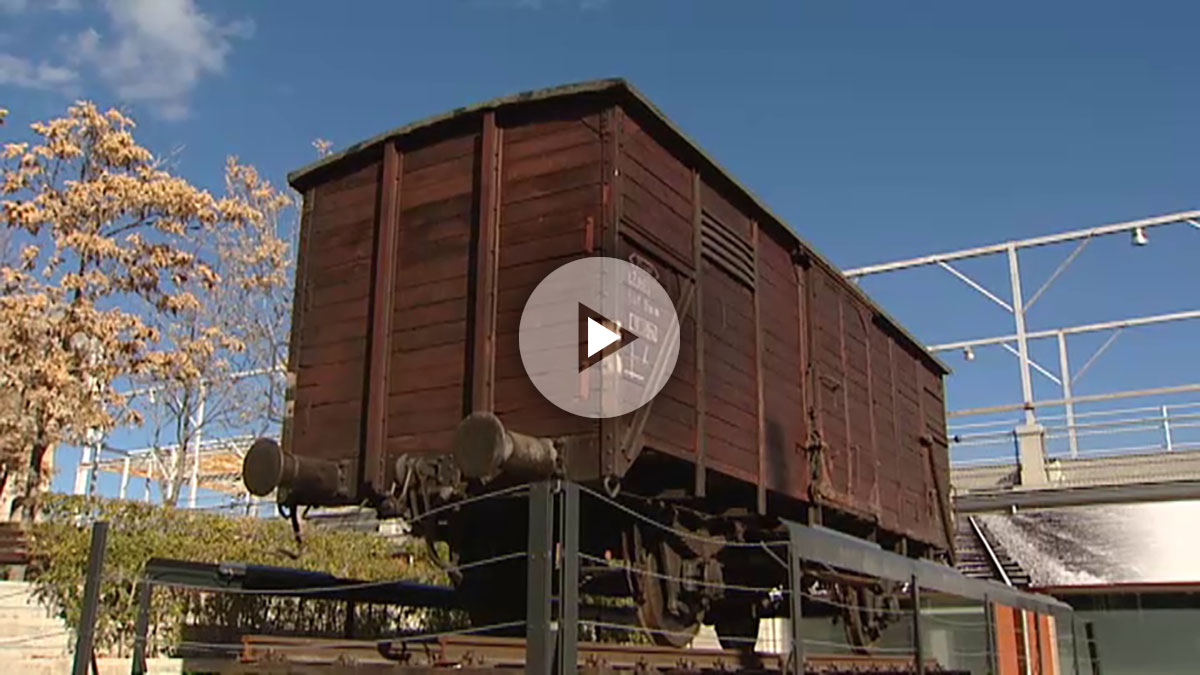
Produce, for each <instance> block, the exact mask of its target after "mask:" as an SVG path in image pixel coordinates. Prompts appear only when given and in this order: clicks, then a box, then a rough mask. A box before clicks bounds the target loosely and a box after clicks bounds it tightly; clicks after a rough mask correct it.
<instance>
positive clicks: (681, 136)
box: [288, 78, 950, 373]
mask: <svg viewBox="0 0 1200 675" xmlns="http://www.w3.org/2000/svg"><path fill="white" fill-rule="evenodd" d="M600 93H606V94H613V95H617V96H624V97H626V100H630V101H632V102H634V103H635V104H637V105H638V107H640V108H642V109H643V110H644V111H645V112H648V113H649V114H650V115H652V116H653V117H654V119H655V120H656V121H657V122H659V123H660V124H662V125H663V126H664V127H665V128H666V129H668V130H669V131H670V133H672V134H674V135H675V137H676V138H677V140H679V141H682V142H683V144H684V145H685V146H686V148H687V149H688V150H689V151H691V152H692V153H694V155H695V156H696V157H697V158H698V159H699V160H700V161H701V162H702V163H703V164H707V165H708V167H709V168H710V169H712V170H713V171H715V172H717V173H718V174H719V175H720V176H721V178H722V179H724V180H725V181H728V182H729V183H730V184H731V185H732V186H734V187H735V188H736V189H738V190H739V191H741V192H742V193H743V194H744V195H745V197H746V199H748V200H749V201H750V202H751V203H753V205H754V207H755V208H757V209H759V210H760V211H762V213H763V214H765V215H766V216H767V217H769V218H770V219H772V220H774V221H776V222H777V223H779V225H781V226H782V227H783V229H785V230H787V231H788V232H789V233H790V234H791V235H792V236H793V237H794V238H795V239H796V240H797V241H798V242H799V243H800V244H801V245H802V246H803V247H804V248H805V249H806V250H807V252H808V253H809V254H811V255H812V256H813V257H814V258H816V259H817V260H818V261H820V262H821V263H822V264H823V265H824V266H826V267H828V268H829V269H831V270H835V271H838V268H837V267H836V266H835V265H834V264H833V263H831V262H830V261H829V260H828V259H826V258H825V257H824V256H823V255H821V253H820V252H819V251H817V249H816V248H814V247H813V246H812V245H811V244H809V243H808V242H807V241H806V240H805V239H804V238H803V237H802V236H800V234H799V233H798V232H797V231H796V229H795V228H793V227H791V226H790V225H789V224H788V222H787V221H786V220H784V219H783V218H781V217H780V216H779V215H778V214H776V213H775V212H774V211H772V210H771V208H770V207H769V206H767V204H766V202H764V201H763V200H762V199H760V198H759V197H758V196H757V195H756V194H754V192H753V191H752V190H750V188H748V187H746V186H745V185H744V184H742V182H741V181H740V180H738V179H737V178H736V177H734V175H733V174H732V173H730V172H729V171H727V170H726V169H725V168H724V167H723V166H721V164H720V163H718V162H717V161H716V160H715V159H713V157H712V156H711V155H709V154H708V152H706V151H705V150H704V148H702V147H700V145H699V144H698V143H696V142H695V141H694V140H692V139H691V137H689V136H688V135H687V134H685V133H684V132H683V130H682V129H680V128H679V127H678V126H677V125H676V124H675V123H674V122H672V121H671V119H670V118H669V117H667V116H666V115H665V114H663V112H662V111H661V110H659V109H658V107H657V106H655V105H654V103H652V102H651V101H650V99H648V98H647V97H646V96H645V94H643V93H642V92H640V91H638V89H637V88H636V87H634V86H633V85H632V84H630V83H629V82H628V81H627V80H625V79H623V78H610V79H602V80H590V81H587V82H578V83H574V84H566V85H561V86H557V87H549V88H545V89H536V90H533V91H525V92H521V93H518V94H512V95H509V96H501V97H500V98H494V99H491V100H489V101H484V102H482V103H477V104H475V105H471V106H465V107H462V108H455V109H453V110H450V111H448V112H445V113H442V114H440V115H434V116H432V117H427V118H425V119H422V120H419V121H416V122H411V123H409V124H405V125H403V126H400V127H396V128H394V129H391V130H389V131H385V132H383V133H381V134H377V135H375V136H372V137H371V138H368V139H366V140H364V141H361V142H359V143H355V144H354V145H351V146H350V147H348V148H346V149H344V150H342V151H340V152H337V153H333V154H330V155H328V156H326V157H323V158H321V159H320V160H317V161H316V162H312V163H311V164H308V165H307V166H304V167H302V168H300V169H297V170H295V171H292V172H291V173H289V174H288V183H289V184H291V185H292V187H294V188H296V189H298V190H299V189H302V187H301V186H302V185H303V184H307V183H310V182H311V179H312V178H313V177H314V175H315V174H317V173H319V172H320V171H321V170H322V169H325V168H327V167H331V166H333V165H335V164H338V163H340V162H341V161H343V160H346V159H348V158H350V157H354V156H357V155H359V154H362V153H364V152H368V151H372V150H373V149H375V148H376V147H378V146H380V145H382V144H383V143H384V142H386V141H388V140H392V139H395V138H400V137H404V136H408V135H410V134H413V133H415V132H418V131H422V130H426V129H429V128H430V127H434V126H437V125H439V124H443V123H446V122H449V121H451V120H456V119H459V118H462V117H465V116H468V115H473V114H477V113H481V112H484V111H488V110H496V109H498V108H512V107H519V106H522V105H526V104H530V103H534V102H538V101H546V100H549V99H555V98H569V97H574V96H580V95H587V94H592V95H594V94H600ZM849 287H850V289H851V290H852V291H853V292H854V293H855V295H857V296H858V297H859V298H860V299H861V300H863V301H864V302H865V303H866V304H867V306H868V307H870V308H871V309H872V311H874V312H875V313H876V314H878V315H879V316H880V317H881V318H882V319H883V320H884V321H885V322H887V323H888V324H889V325H891V326H892V327H893V328H894V329H895V330H896V331H897V332H899V333H900V334H901V335H903V336H904V338H905V339H907V340H908V341H910V342H911V343H912V344H913V345H914V346H915V347H917V348H919V349H920V351H921V353H922V354H923V355H924V356H925V357H927V359H928V361H929V362H930V363H931V364H933V365H934V366H936V367H937V368H939V369H941V370H942V371H943V372H944V373H949V372H950V368H949V367H948V366H947V365H946V364H945V362H943V361H942V360H941V359H940V358H938V357H937V356H936V355H934V354H933V353H931V352H929V351H927V350H926V349H925V347H924V345H923V344H922V343H921V341H920V340H918V339H916V337H914V336H913V335H912V334H911V333H909V332H908V331H907V329H905V328H904V326H902V325H901V324H900V322H898V321H896V320H895V319H894V318H892V316H891V315H890V314H888V313H887V312H886V311H885V310H884V309H883V308H882V307H880V306H879V305H878V304H877V303H875V301H874V300H872V299H871V298H870V297H869V296H867V295H866V293H864V292H863V291H862V290H861V289H859V287H858V286H857V285H855V284H849Z"/></svg>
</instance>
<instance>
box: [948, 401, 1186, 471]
mask: <svg viewBox="0 0 1200 675" xmlns="http://www.w3.org/2000/svg"><path fill="white" fill-rule="evenodd" d="M1074 417H1075V419H1074V423H1066V422H1065V419H1066V415H1042V416H1041V417H1040V418H1039V422H1049V424H1044V425H1043V428H1044V431H1045V441H1046V450H1047V452H1046V454H1047V457H1049V458H1060V457H1066V456H1072V457H1076V456H1077V457H1102V456H1114V455H1123V454H1129V455H1134V454H1147V453H1162V452H1167V453H1169V452H1177V451H1183V450H1196V449H1200V401H1194V402H1182V403H1164V404H1160V405H1153V406H1131V407H1125V408H1114V409H1105V410H1089V411H1080V412H1076V413H1075V415H1074ZM1021 421H1022V420H1020V419H1014V418H1006V419H998V420H992V421H984V422H968V423H963V424H953V425H950V427H949V432H950V457H951V463H952V465H953V466H955V467H959V468H965V467H971V466H987V465H995V464H1010V463H1015V462H1016V458H1017V437H1016V426H1017V425H1018V424H1020V423H1021Z"/></svg>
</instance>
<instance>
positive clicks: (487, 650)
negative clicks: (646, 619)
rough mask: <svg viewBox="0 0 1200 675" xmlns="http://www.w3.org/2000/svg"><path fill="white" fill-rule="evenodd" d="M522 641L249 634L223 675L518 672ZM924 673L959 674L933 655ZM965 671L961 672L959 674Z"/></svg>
mask: <svg viewBox="0 0 1200 675" xmlns="http://www.w3.org/2000/svg"><path fill="white" fill-rule="evenodd" d="M786 658H787V657H786V655H781V654H771V653H756V654H752V655H744V654H741V653H739V652H737V651H733V650H719V649H712V650H680V649H675V648H672V647H660V646H654V645H620V644H607V643H586V642H581V643H579V672H580V673H589V674H597V675H598V674H601V673H618V672H634V673H708V672H738V671H741V672H760V673H769V672H782V671H783V670H784V669H785V668H787V667H788V664H787V663H786ZM805 665H806V668H805V672H806V673H811V674H813V675H858V674H860V673H875V674H876V675H889V674H890V675H902V674H904V675H907V674H908V673H912V672H913V670H914V669H913V662H912V659H911V658H909V657H904V656H884V657H880V656H858V655H822V654H809V655H808V656H807V658H806V659H805ZM524 667H525V641H524V640H522V639H519V638H493V637H476V636H447V637H441V638H438V639H435V640H428V641H421V642H403V643H401V642H387V641H385V642H373V641H365V640H363V641H353V640H329V639H312V638H294V637H275V636H261V635H254V636H246V637H244V638H243V640H242V650H241V653H240V654H239V660H238V662H237V663H230V664H228V665H227V666H226V667H224V668H222V669H221V670H220V671H219V672H220V673H222V675H235V674H236V675H249V674H251V673H255V674H263V675H266V674H272V675H273V674H276V673H278V674H283V673H287V674H289V675H308V674H309V673H311V674H313V675H317V674H324V673H331V672H354V673H395V674H397V675H399V674H405V675H408V674H414V675H415V674H417V673H433V672H440V671H443V670H447V669H453V670H455V671H456V672H460V673H464V672H465V673H470V672H495V671H498V670H499V671H504V670H509V671H523V670H524ZM925 672H927V673H942V674H944V675H958V673H957V671H948V670H943V669H941V668H940V667H939V666H938V665H937V664H936V663H934V662H933V661H928V662H927V664H926V667H925ZM964 675H965V674H964Z"/></svg>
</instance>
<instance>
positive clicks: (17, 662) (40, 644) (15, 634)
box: [0, 581, 71, 675]
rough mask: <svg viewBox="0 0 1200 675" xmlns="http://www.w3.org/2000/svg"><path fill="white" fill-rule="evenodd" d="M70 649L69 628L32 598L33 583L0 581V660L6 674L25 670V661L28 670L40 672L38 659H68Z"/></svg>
mask: <svg viewBox="0 0 1200 675" xmlns="http://www.w3.org/2000/svg"><path fill="white" fill-rule="evenodd" d="M70 649H71V632H70V631H69V630H67V626H66V624H65V623H64V622H63V621H62V620H61V619H59V618H58V617H55V616H51V615H50V612H49V611H47V610H46V608H44V607H42V606H41V605H39V604H38V603H37V601H36V600H34V598H33V585H32V584H30V583H29V582H26V581H0V661H3V662H4V664H5V666H6V668H5V669H6V670H7V673H6V675H11V674H12V673H25V672H26V671H25V670H24V669H23V666H24V665H26V664H28V665H30V666H33V667H34V669H33V670H30V671H28V672H39V671H38V669H37V668H36V666H37V665H38V662H43V663H48V662H53V661H59V660H64V659H67V658H68V657H69V656H70V653H71V652H70ZM11 666H17V668H15V669H14V668H12V667H11ZM68 669H69V668H68Z"/></svg>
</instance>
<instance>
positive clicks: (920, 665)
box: [908, 574, 925, 675]
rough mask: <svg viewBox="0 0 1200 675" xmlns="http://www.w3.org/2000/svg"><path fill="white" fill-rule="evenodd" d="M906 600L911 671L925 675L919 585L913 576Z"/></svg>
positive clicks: (918, 674)
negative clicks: (909, 604)
mask: <svg viewBox="0 0 1200 675" xmlns="http://www.w3.org/2000/svg"><path fill="white" fill-rule="evenodd" d="M908 599H909V601H910V602H912V608H913V609H912V620H913V624H912V641H913V671H914V672H916V674H917V675H925V645H924V643H923V642H922V638H921V584H920V583H919V582H918V581H917V576H916V575H915V574H914V575H913V576H912V578H911V580H910V581H909V582H908Z"/></svg>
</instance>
